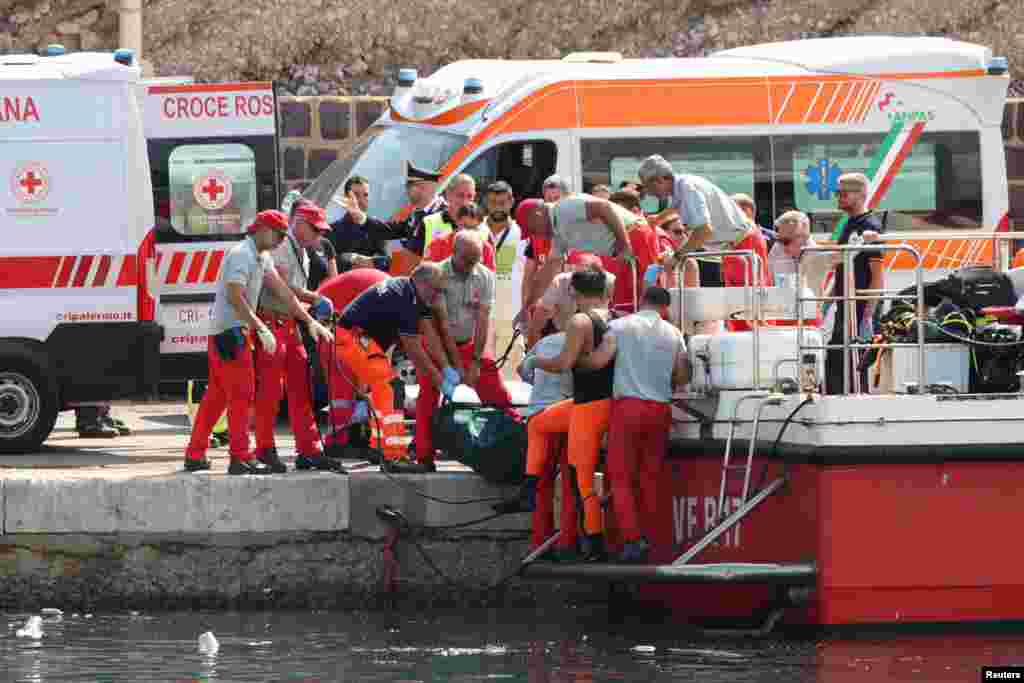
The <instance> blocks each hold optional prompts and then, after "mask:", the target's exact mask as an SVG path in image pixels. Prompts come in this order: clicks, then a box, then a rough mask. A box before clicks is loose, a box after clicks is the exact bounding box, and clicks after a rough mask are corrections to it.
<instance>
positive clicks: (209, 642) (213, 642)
mask: <svg viewBox="0 0 1024 683" xmlns="http://www.w3.org/2000/svg"><path fill="white" fill-rule="evenodd" d="M219 649H220V643H218V642H217V637H216V636H214V635H213V632H212V631H207V632H206V633H203V634H202V635H200V636H199V651H200V652H201V653H203V654H205V655H212V654H214V653H215V652H217V650H219Z"/></svg>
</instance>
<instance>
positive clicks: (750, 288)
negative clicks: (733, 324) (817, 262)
mask: <svg viewBox="0 0 1024 683" xmlns="http://www.w3.org/2000/svg"><path fill="white" fill-rule="evenodd" d="M698 255H699V256H698ZM708 256H740V257H742V258H744V259H746V260H747V264H748V265H750V270H749V271H747V270H746V269H744V271H743V274H744V279H746V274H747V272H749V273H750V275H751V279H752V280H755V281H756V280H757V276H758V274H759V273H760V272H761V257H760V256H758V255H757V252H755V251H754V250H752V249H727V250H724V251H699V252H698V251H695V252H690V253H688V254H686V255H685V256H684V257H683V260H682V262H681V263H680V264H679V267H678V270H677V272H676V285H677V287H678V289H679V330H680V331H681V332H683V333H685V332H686V294H685V293H684V287H683V282H684V278H685V277H686V262H687V261H689V260H690V259H693V260H695V261H696V260H697V259H698V258H705V257H708ZM743 289H744V293H745V295H746V297H747V310H748V311H753V312H754V318H753V320H754V321H755V323H756V324H754V325H752V327H753V328H754V330H753V332H754V336H753V340H754V344H753V360H754V388H755V389H760V388H761V323H763V322H764V315H763V313H762V309H761V291H756V292H755V289H757V290H761V289H763V285H755V284H754V283H753V282H747V283H746V284H744V285H743Z"/></svg>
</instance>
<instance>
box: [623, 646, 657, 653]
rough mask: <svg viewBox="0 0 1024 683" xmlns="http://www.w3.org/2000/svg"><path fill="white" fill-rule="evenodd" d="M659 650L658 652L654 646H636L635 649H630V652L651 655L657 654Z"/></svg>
mask: <svg viewBox="0 0 1024 683" xmlns="http://www.w3.org/2000/svg"><path fill="white" fill-rule="evenodd" d="M657 650H658V648H656V647H654V646H653V645H634V646H633V647H631V648H630V650H629V651H630V652H636V653H637V654H647V655H649V654H651V653H653V652H656V651H657Z"/></svg>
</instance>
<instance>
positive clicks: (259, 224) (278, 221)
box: [246, 209, 288, 234]
mask: <svg viewBox="0 0 1024 683" xmlns="http://www.w3.org/2000/svg"><path fill="white" fill-rule="evenodd" d="M261 228H270V229H271V230H276V231H277V232H280V233H284V234H287V233H288V216H285V215H284V214H283V213H282V212H280V211H277V210H276V209H271V210H269V211H260V212H259V213H258V214H256V218H255V219H254V220H253V222H252V225H250V226H249V228H248V230H246V232H250V233H253V232H259V230H260V229H261Z"/></svg>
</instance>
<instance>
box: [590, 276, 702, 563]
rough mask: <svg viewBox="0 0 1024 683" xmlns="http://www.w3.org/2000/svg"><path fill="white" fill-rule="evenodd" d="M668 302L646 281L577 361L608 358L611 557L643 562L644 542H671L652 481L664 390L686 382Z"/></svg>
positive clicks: (668, 418) (663, 425)
mask: <svg viewBox="0 0 1024 683" xmlns="http://www.w3.org/2000/svg"><path fill="white" fill-rule="evenodd" d="M670 304H671V297H670V295H669V292H668V290H667V289H663V288H661V287H648V288H647V291H645V292H644V296H643V299H642V301H641V306H640V311H639V312H637V313H635V314H633V315H629V316H626V317H624V318H619V319H618V320H613V321H612V322H611V323H610V325H609V327H610V334H607V335H605V337H604V340H602V342H601V345H600V346H599V347H598V348H597V349H595V350H594V352H593V353H592V354H591V355H590V356H589V358H587V360H586V361H585V362H584V365H585V366H586V367H590V368H601V367H604V366H606V365H607V364H608V363H609V362H611V360H612V359H614V360H615V376H614V383H613V388H612V398H613V400H612V409H611V422H610V424H609V426H608V459H607V473H608V478H609V482H610V484H611V490H612V501H613V504H614V506H615V517H616V521H617V523H618V526H619V529H620V531H621V533H622V539H623V541H624V542H625V548H624V549H623V551H622V554H621V555H620V557H619V559H620V560H621V561H623V562H644V561H646V560H647V553H648V551H649V549H650V545H651V542H653V543H654V545H655V546H657V547H659V548H661V549H662V550H664V549H665V548H671V544H672V529H671V521H672V515H671V514H670V513H668V511H667V510H659V505H660V504H661V501H662V500H664V496H662V495H661V494H662V493H663V492H662V491H659V486H660V482H661V481H662V479H664V476H663V472H662V469H663V465H664V461H665V452H666V450H667V449H668V433H669V429H670V427H671V426H672V394H673V392H674V389H675V388H676V387H682V386H684V385H685V384H686V383H687V382H689V381H690V362H689V358H688V357H687V355H686V343H685V342H684V341H683V335H682V333H681V332H680V331H679V330H678V329H676V328H675V327H674V326H673V325H672V324H671V323H669V322H667V319H668V312H669V305H670ZM638 489H639V490H638ZM638 500H639V501H640V504H641V505H642V506H643V523H642V524H641V521H640V516H639V515H638V511H637V507H638ZM645 531H646V532H647V535H645V534H644V532H645ZM648 535H649V536H650V538H648V537H647V536H648Z"/></svg>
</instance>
